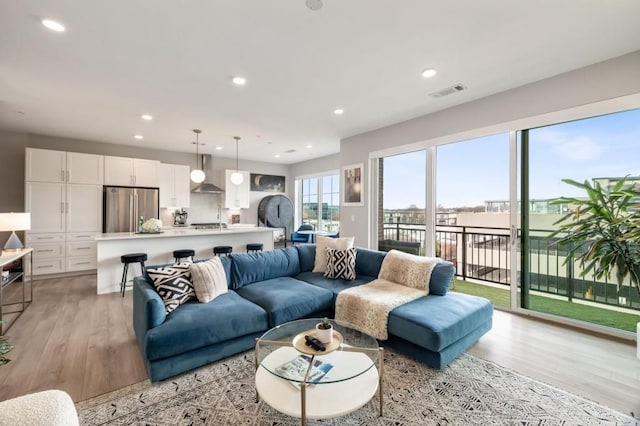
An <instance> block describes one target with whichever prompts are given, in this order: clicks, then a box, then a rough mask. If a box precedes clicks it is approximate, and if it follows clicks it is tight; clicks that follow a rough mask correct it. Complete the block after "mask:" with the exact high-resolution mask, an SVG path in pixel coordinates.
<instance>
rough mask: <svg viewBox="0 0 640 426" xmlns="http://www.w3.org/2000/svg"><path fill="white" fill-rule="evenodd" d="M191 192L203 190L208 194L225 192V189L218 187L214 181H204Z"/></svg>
mask: <svg viewBox="0 0 640 426" xmlns="http://www.w3.org/2000/svg"><path fill="white" fill-rule="evenodd" d="M191 192H203V193H208V194H224V189H221V188H218V187H217V186H215V185H214V184H212V183H207V182H202V183H201V184H198V186H196V187H195V188H193V189H192V190H191Z"/></svg>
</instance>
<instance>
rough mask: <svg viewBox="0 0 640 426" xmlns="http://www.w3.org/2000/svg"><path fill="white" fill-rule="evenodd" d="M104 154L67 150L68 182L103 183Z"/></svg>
mask: <svg viewBox="0 0 640 426" xmlns="http://www.w3.org/2000/svg"><path fill="white" fill-rule="evenodd" d="M103 182H104V156H102V155H93V154H81V153H78V152H67V183H78V184H84V185H102V183H103Z"/></svg>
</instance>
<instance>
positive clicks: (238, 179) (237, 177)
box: [229, 136, 244, 185]
mask: <svg viewBox="0 0 640 426" xmlns="http://www.w3.org/2000/svg"><path fill="white" fill-rule="evenodd" d="M233 138H234V139H235V140H236V171H235V172H233V173H231V176H230V177H229V179H231V183H232V184H234V185H240V184H242V182H244V176H242V173H240V172H239V171H238V142H239V141H240V136H234V137H233Z"/></svg>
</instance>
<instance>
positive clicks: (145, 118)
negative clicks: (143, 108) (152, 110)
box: [140, 114, 153, 121]
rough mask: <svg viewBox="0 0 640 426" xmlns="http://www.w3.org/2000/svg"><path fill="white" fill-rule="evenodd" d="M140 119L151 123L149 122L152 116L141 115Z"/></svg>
mask: <svg viewBox="0 0 640 426" xmlns="http://www.w3.org/2000/svg"><path fill="white" fill-rule="evenodd" d="M140 118H142V119H143V120H147V121H151V120H153V116H152V115H149V114H142V115H141V116H140Z"/></svg>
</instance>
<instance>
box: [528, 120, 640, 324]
mask: <svg viewBox="0 0 640 426" xmlns="http://www.w3.org/2000/svg"><path fill="white" fill-rule="evenodd" d="M521 135H522V136H521V139H522V149H523V156H522V164H523V167H522V173H523V177H524V179H522V187H523V199H525V200H526V205H525V206H524V208H525V209H526V211H525V212H524V213H525V214H523V216H522V217H523V221H526V222H527V223H524V224H523V231H524V233H523V244H522V246H523V250H524V252H523V253H524V256H523V262H526V263H524V264H523V268H524V269H523V271H524V272H526V273H525V274H524V276H523V277H522V280H523V286H522V289H523V294H522V295H521V307H522V308H525V309H530V310H532V311H536V312H542V313H546V314H553V315H558V316H562V317H565V318H570V319H575V320H579V321H586V322H590V323H593V324H597V325H601V326H607V327H613V328H617V329H620V330H627V331H634V330H635V324H636V323H637V322H638V321H640V316H639V315H638V314H639V313H640V298H639V297H638V291H637V289H636V288H635V287H634V286H632V285H631V282H630V281H629V278H628V277H627V279H625V280H624V281H623V282H622V283H621V285H618V282H617V280H616V276H615V273H614V274H612V275H611V276H604V277H602V278H596V277H595V276H594V274H593V270H592V271H589V272H588V273H586V274H584V271H585V265H584V264H583V263H582V262H580V261H577V260H572V259H571V258H569V257H568V254H569V253H570V250H571V249H572V248H573V247H572V246H571V245H564V244H563V245H560V244H558V241H559V240H560V239H562V238H563V237H564V236H566V235H567V233H564V232H562V233H559V234H553V232H554V231H556V230H558V227H559V224H560V223H566V222H567V221H571V220H573V219H572V218H568V219H564V221H563V222H560V221H561V220H563V218H565V216H567V215H570V214H571V213H572V212H575V211H576V209H580V208H581V200H586V199H588V198H589V197H598V195H597V192H600V193H601V194H602V195H603V197H602V199H603V200H604V199H605V198H604V196H606V194H608V193H609V192H610V191H611V190H612V189H613V188H614V186H615V185H616V184H617V183H618V182H620V181H621V180H625V181H626V184H627V186H629V185H635V186H637V187H638V188H640V110H632V111H626V112H620V113H615V114H609V115H603V116H598V117H592V118H587V119H583V120H577V121H571V122H567V123H559V124H555V125H551V126H545V127H539V128H533V129H526V130H523V131H522V132H521ZM571 181H575V182H578V183H586V184H588V185H589V186H591V187H592V188H594V190H596V193H592V194H589V193H587V191H586V190H585V189H582V188H579V187H577V186H576V185H574V184H571ZM525 196H526V197H525ZM571 199H573V201H570V200H571ZM637 202H640V200H637ZM632 208H637V211H638V212H640V204H636V207H632ZM592 213H593V212H585V213H584V216H583V217H586V216H587V215H591V214H592ZM597 214H603V215H604V214H608V213H607V206H604V207H603V209H602V212H601V213H597ZM612 214H613V215H615V214H617V213H616V209H615V208H614V209H613V210H612ZM638 215H640V213H638ZM603 223H606V221H603V222H601V223H600V224H598V225H597V226H603V225H602V224H603ZM637 238H638V237H636V239H637ZM635 244H636V246H639V245H638V242H637V241H636V243H635ZM584 250H586V246H585V248H583V249H580V250H579V251H578V252H577V253H576V255H578V256H579V255H580V254H581V253H582V252H583V251H584Z"/></svg>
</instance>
